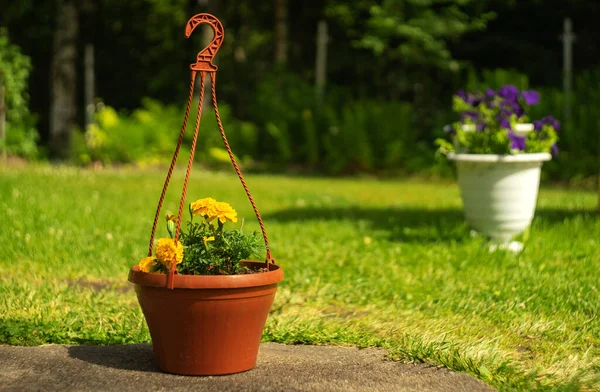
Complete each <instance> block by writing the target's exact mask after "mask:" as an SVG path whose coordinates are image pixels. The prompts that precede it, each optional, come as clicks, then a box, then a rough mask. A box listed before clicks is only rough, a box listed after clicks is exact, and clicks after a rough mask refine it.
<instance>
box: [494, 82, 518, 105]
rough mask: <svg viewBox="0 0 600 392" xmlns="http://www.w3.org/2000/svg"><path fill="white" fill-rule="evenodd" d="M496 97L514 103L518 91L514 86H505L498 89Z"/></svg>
mask: <svg viewBox="0 0 600 392" xmlns="http://www.w3.org/2000/svg"><path fill="white" fill-rule="evenodd" d="M498 96H500V97H501V98H504V99H506V100H507V101H511V102H516V100H517V99H518V98H519V89H518V88H516V87H515V86H512V85H510V84H507V85H506V86H502V87H500V90H498Z"/></svg>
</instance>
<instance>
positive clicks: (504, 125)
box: [498, 117, 511, 129]
mask: <svg viewBox="0 0 600 392" xmlns="http://www.w3.org/2000/svg"><path fill="white" fill-rule="evenodd" d="M498 122H499V123H500V126H501V127H502V128H504V129H511V128H510V121H508V118H506V117H501V118H500V119H499V121H498Z"/></svg>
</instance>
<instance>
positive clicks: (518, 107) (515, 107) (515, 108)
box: [511, 102, 525, 118]
mask: <svg viewBox="0 0 600 392" xmlns="http://www.w3.org/2000/svg"><path fill="white" fill-rule="evenodd" d="M511 106H512V109H513V113H514V114H516V115H517V117H519V118H521V117H523V116H524V115H525V109H523V107H522V106H521V105H519V103H518V102H513V103H512V105H511Z"/></svg>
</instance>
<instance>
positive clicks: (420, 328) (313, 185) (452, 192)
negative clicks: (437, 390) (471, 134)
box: [0, 166, 600, 390]
mask: <svg viewBox="0 0 600 392" xmlns="http://www.w3.org/2000/svg"><path fill="white" fill-rule="evenodd" d="M165 172H166V171H165V170H158V171H150V170H148V171H134V170H125V169H124V170H103V171H86V170H78V169H74V168H58V169H57V168H49V167H46V166H41V167H32V166H26V167H22V168H3V169H0V222H2V224H1V225H0V238H2V245H1V246H0V265H1V266H2V279H1V280H0V319H1V321H0V343H5V344H14V345H37V344H43V343H69V344H78V343H85V344H121V343H134V342H148V341H149V339H150V337H149V334H148V331H147V328H146V326H145V322H144V320H143V316H142V314H141V311H140V309H139V307H138V305H137V300H136V298H135V294H134V292H133V291H132V290H131V287H130V284H129V283H128V282H127V273H128V269H129V267H130V266H131V265H133V264H136V263H137V262H138V261H139V260H140V259H141V258H142V257H143V256H145V252H146V250H147V242H148V240H149V235H150V229H151V225H152V219H153V216H154V211H155V208H156V203H157V201H158V197H159V193H160V190H161V187H162V183H163V181H164V175H165V174H166V173H165ZM181 172H182V170H181V169H180V170H179V171H178V173H177V174H176V175H175V177H174V180H173V181H172V185H171V189H170V191H169V193H168V194H167V198H166V202H165V209H164V210H163V211H164V213H167V212H176V208H177V205H178V197H179V193H180V188H181V185H182V182H183V181H182V178H183V175H182V173H181ZM247 180H248V183H249V186H250V188H251V190H252V192H253V194H254V196H255V198H256V201H257V204H258V206H259V208H260V210H261V212H262V214H263V218H264V220H265V223H266V225H267V230H268V234H269V238H270V240H271V242H272V250H273V255H274V257H275V258H276V260H277V262H278V263H279V264H281V265H282V266H283V268H284V271H285V275H286V278H285V281H284V282H283V283H282V284H281V285H280V288H279V291H278V293H277V296H276V299H275V303H274V306H273V309H272V313H271V316H270V317H269V320H268V321H267V325H266V328H265V332H264V336H263V339H264V340H265V341H276V342H283V343H302V344H344V345H346V344H349V345H357V346H360V347H366V346H381V347H384V348H386V349H387V350H388V352H389V355H390V357H391V358H393V359H398V360H402V361H415V362H426V363H432V364H440V365H443V366H447V367H449V368H451V369H454V370H458V371H466V372H468V373H470V374H473V375H475V376H476V377H478V378H480V379H482V380H484V381H485V382H487V383H489V384H490V385H493V386H495V387H497V388H499V389H501V390H597V389H599V388H600V323H599V320H598V313H599V310H600V295H599V292H598V291H599V290H600V279H599V278H598V274H599V267H600V257H599V256H600V248H599V245H600V221H599V219H598V217H597V216H596V215H595V213H594V212H593V210H594V207H595V201H596V195H595V194H594V193H592V192H583V191H576V190H559V189H542V190H541V192H540V198H539V203H538V211H537V214H536V218H535V220H534V223H533V226H532V228H531V232H530V235H529V237H528V238H527V240H526V243H525V250H524V251H523V252H522V253H521V254H518V255H515V254H512V253H508V252H504V251H498V252H495V253H490V252H489V251H488V246H489V244H488V243H487V242H486V241H485V240H484V239H482V238H481V237H477V236H473V235H471V232H470V230H469V228H468V227H467V226H466V224H465V223H464V220H463V217H462V212H461V201H460V196H459V191H458V188H457V186H456V185H455V184H454V183H453V182H428V181H417V180H406V181H400V180H398V181H376V180H369V179H358V180H345V179H343V180H342V179H305V178H289V177H279V176H248V178H247ZM188 194H189V197H188V200H195V199H197V198H201V197H205V196H211V197H214V198H216V199H217V200H223V201H228V202H229V203H231V204H232V205H233V206H234V208H236V209H237V210H238V213H239V215H240V216H242V217H245V218H246V222H245V226H244V227H245V229H249V228H254V229H258V224H257V223H256V222H255V220H254V219H253V214H252V209H251V206H250V204H249V203H248V202H247V201H246V199H245V194H244V192H243V189H242V187H241V186H240V185H239V183H238V180H237V177H235V175H234V174H218V173H208V172H201V171H196V172H194V173H193V175H192V178H191V181H190V189H189V193H188ZM161 222H162V219H161ZM159 235H160V236H166V230H165V229H164V227H162V226H161V227H160V229H159Z"/></svg>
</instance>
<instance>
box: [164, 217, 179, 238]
mask: <svg viewBox="0 0 600 392" xmlns="http://www.w3.org/2000/svg"><path fill="white" fill-rule="evenodd" d="M166 219H167V231H168V232H169V235H170V236H171V238H174V237H175V220H176V219H177V217H176V216H175V215H172V214H168V215H167V216H166Z"/></svg>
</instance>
